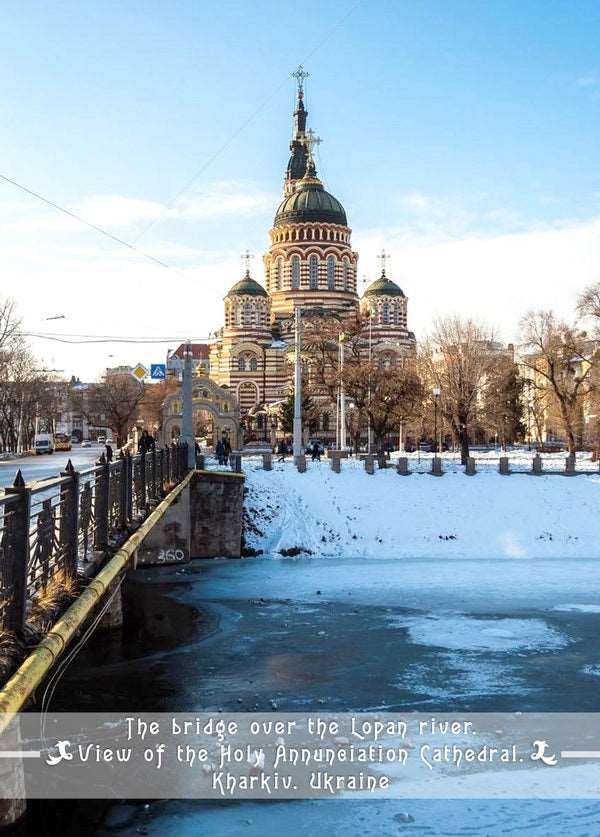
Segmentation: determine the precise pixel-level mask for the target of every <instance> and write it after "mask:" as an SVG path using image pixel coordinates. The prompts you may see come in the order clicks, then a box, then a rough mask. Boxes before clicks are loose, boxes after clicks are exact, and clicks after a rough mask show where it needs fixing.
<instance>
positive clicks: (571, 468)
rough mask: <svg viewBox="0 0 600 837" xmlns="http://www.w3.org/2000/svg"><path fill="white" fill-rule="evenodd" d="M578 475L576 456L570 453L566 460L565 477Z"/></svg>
mask: <svg viewBox="0 0 600 837" xmlns="http://www.w3.org/2000/svg"><path fill="white" fill-rule="evenodd" d="M576 473H577V472H576V470H575V454H574V453H570V454H569V455H568V456H567V458H566V459H565V476H566V477H574V476H575V474H576Z"/></svg>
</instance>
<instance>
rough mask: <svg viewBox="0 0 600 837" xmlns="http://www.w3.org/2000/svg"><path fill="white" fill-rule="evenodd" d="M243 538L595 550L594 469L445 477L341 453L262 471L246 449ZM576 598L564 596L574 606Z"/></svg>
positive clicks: (415, 550)
mask: <svg viewBox="0 0 600 837" xmlns="http://www.w3.org/2000/svg"><path fill="white" fill-rule="evenodd" d="M243 467H244V471H245V473H246V476H247V489H248V494H247V497H246V510H247V512H248V518H249V526H247V531H246V545H247V546H248V547H251V548H253V549H260V550H262V551H263V552H264V553H265V554H269V553H279V552H281V551H282V550H288V549H294V548H295V547H301V548H303V549H305V550H309V551H310V552H312V553H313V554H315V555H322V556H327V555H329V556H342V555H343V556H344V557H346V558H348V557H367V558H368V557H376V558H383V557H389V558H405V557H406V558H437V557H444V558H471V557H472V558H482V557H485V558H517V559H521V558H522V559H529V558H553V557H556V558H569V557H573V558H576V557H580V558H595V557H597V556H598V552H599V549H600V546H599V543H600V541H599V537H600V517H599V516H598V508H599V505H600V475H599V474H594V473H590V474H587V475H583V476H576V477H563V476H558V475H556V474H551V475H550V474H548V475H542V476H535V477H534V476H528V475H524V474H515V475H513V476H508V477H507V476H500V475H499V474H498V473H497V471H496V469H494V468H492V469H490V470H487V471H481V472H480V473H478V474H476V475H475V476H472V477H467V476H465V474H464V473H463V472H462V469H460V468H459V467H458V466H457V467H456V468H454V469H453V470H448V472H447V473H445V474H444V476H443V477H441V478H439V477H432V476H430V475H429V474H428V473H414V474H412V475H411V476H410V477H401V476H399V475H398V474H397V473H396V471H395V469H394V468H388V469H385V470H376V472H375V474H374V475H372V476H371V475H368V474H367V473H366V472H365V470H364V466H363V463H362V462H359V461H356V460H347V461H344V462H343V463H342V473H341V474H335V473H333V471H331V469H330V466H329V462H328V461H327V460H323V461H322V462H320V463H319V462H308V469H307V471H306V473H304V474H299V473H298V472H297V471H296V469H295V468H294V466H293V464H292V462H291V461H288V462H286V463H284V464H275V463H274V465H273V470H272V471H263V470H262V468H261V464H260V460H259V459H251V458H247V459H246V458H245V459H244V460H243ZM573 606H574V605H569V607H573Z"/></svg>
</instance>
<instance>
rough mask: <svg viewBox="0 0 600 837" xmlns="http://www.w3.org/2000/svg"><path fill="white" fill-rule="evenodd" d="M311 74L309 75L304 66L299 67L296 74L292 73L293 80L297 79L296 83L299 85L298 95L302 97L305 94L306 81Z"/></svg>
mask: <svg viewBox="0 0 600 837" xmlns="http://www.w3.org/2000/svg"><path fill="white" fill-rule="evenodd" d="M309 75H310V73H307V72H306V71H305V69H304V67H303V66H302V64H299V65H298V69H297V70H296V72H295V73H292V78H295V79H296V83H297V85H298V95H299V96H300V97H301V96H302V93H303V92H304V79H305V78H308V77H309Z"/></svg>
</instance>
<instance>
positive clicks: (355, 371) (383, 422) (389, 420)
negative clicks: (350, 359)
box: [344, 358, 423, 453]
mask: <svg viewBox="0 0 600 837" xmlns="http://www.w3.org/2000/svg"><path fill="white" fill-rule="evenodd" d="M344 386H345V389H346V392H347V394H348V396H349V397H350V398H351V399H352V401H353V402H354V405H355V409H356V410H357V412H358V415H360V416H364V417H366V418H368V420H369V422H370V426H371V429H372V431H373V436H374V441H375V446H376V448H377V451H378V452H379V453H382V452H383V447H384V443H385V439H386V437H387V436H388V435H389V434H391V433H394V432H397V431H398V428H399V427H400V425H401V424H407V423H409V422H411V421H413V420H414V419H415V418H416V417H417V416H418V414H419V412H420V409H421V404H422V401H423V386H422V384H421V381H420V380H419V377H418V376H417V374H416V370H415V365H414V363H413V362H412V360H411V359H408V358H405V359H399V360H398V362H397V363H396V364H395V365H394V366H390V367H389V368H386V367H381V366H378V365H376V364H374V363H369V362H368V361H362V362H360V361H357V362H355V363H351V364H348V366H346V367H344ZM355 432H356V429H355Z"/></svg>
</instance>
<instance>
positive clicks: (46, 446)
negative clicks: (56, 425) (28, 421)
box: [33, 433, 54, 456]
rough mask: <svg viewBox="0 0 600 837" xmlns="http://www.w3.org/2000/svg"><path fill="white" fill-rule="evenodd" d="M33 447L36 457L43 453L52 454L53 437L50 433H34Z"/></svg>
mask: <svg viewBox="0 0 600 837" xmlns="http://www.w3.org/2000/svg"><path fill="white" fill-rule="evenodd" d="M33 447H34V448H35V452H36V455H37V456H41V455H42V454H43V453H54V436H53V435H52V433H36V434H35V437H34V442H33Z"/></svg>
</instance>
